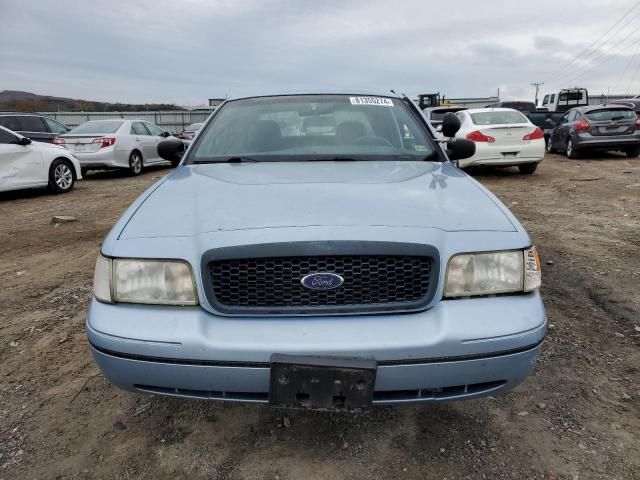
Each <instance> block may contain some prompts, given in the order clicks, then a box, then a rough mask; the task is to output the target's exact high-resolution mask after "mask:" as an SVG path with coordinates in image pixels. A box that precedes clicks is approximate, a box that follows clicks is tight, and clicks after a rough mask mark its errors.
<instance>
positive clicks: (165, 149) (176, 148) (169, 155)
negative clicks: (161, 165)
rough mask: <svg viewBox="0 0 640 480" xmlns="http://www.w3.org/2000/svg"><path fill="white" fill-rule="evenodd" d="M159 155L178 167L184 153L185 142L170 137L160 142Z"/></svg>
mask: <svg viewBox="0 0 640 480" xmlns="http://www.w3.org/2000/svg"><path fill="white" fill-rule="evenodd" d="M158 155H160V158H163V159H165V160H168V161H170V162H171V165H173V166H174V167H177V166H178V164H179V163H180V161H181V160H182V155H184V143H182V140H178V139H177V138H169V139H167V140H162V141H161V142H160V143H158Z"/></svg>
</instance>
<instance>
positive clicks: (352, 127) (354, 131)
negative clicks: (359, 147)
mask: <svg viewBox="0 0 640 480" xmlns="http://www.w3.org/2000/svg"><path fill="white" fill-rule="evenodd" d="M366 135H367V129H366V127H365V126H364V124H363V123H362V122H357V121H355V120H347V121H346V122H342V123H341V124H340V125H338V127H337V128H336V137H338V142H339V143H340V145H353V144H354V142H355V141H356V140H357V139H358V138H362V137H365V136H366Z"/></svg>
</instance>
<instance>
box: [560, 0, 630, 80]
mask: <svg viewBox="0 0 640 480" xmlns="http://www.w3.org/2000/svg"><path fill="white" fill-rule="evenodd" d="M638 5H640V1H639V2H637V3H636V4H635V5H634V6H633V7H631V8H630V9H629V10H627V11H626V12H625V14H624V15H622V17H620V19H619V20H618V21H617V22H616V23H614V24H613V25H611V27H609V30H607V31H606V32H604V33H603V34H602V35H601V36H600V37H598V38H597V39H595V40H594V41H593V42H592V43H591V44H589V46H588V47H587V48H585V49H584V50H582V51H581V52H580V53H579V54H578V55H576V56H575V57H574V58H573V60H571V62H569V63H568V64H565V65H564V66H563V67H561V68H560V69H559V70H557V71H555V72H554V73H552V74H550V75H558V74H559V73H560V72H562V71H563V70H565V69H566V68H569V67H570V66H571V65H573V64H574V63H575V62H576V60H578V58H580V57H581V56H582V55H583V54H584V53H586V52H588V51H589V50H591V48H592V47H593V46H594V45H596V44H597V43H598V42H599V41H600V40H602V39H603V38H604V37H605V36H606V35H607V34H608V33H609V32H611V30H613V29H614V28H615V27H616V26H617V25H618V24H619V23H620V22H622V21H623V20H624V19H625V18H626V17H627V16H628V15H629V14H630V13H631V12H632V11H633V10H635V9H636V8H637V7H638ZM636 16H637V15H636ZM636 16H634V17H633V18H635V17H636ZM614 36H615V34H614V35H613V36H612V37H611V38H613V37H614ZM609 40H610V39H609Z"/></svg>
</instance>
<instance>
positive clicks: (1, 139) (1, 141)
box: [0, 130, 18, 145]
mask: <svg viewBox="0 0 640 480" xmlns="http://www.w3.org/2000/svg"><path fill="white" fill-rule="evenodd" d="M17 142H18V137H15V136H13V135H11V134H10V133H9V132H5V131H4V130H0V145H7V144H11V143H17Z"/></svg>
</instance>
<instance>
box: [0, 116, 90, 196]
mask: <svg viewBox="0 0 640 480" xmlns="http://www.w3.org/2000/svg"><path fill="white" fill-rule="evenodd" d="M81 178H82V174H81V173H80V163H78V160H77V159H76V158H75V157H74V156H73V155H72V154H71V153H70V152H69V151H68V150H66V149H65V148H62V147H59V146H57V145H51V144H50V143H41V142H32V141H31V140H30V139H28V138H27V137H23V136H22V135H20V134H18V133H16V132H14V131H12V130H9V129H7V128H4V127H0V192H7V191H9V190H22V189H25V188H37V187H48V188H49V190H51V191H52V192H54V193H66V192H68V191H70V190H71V189H72V188H73V185H74V183H75V181H76V180H80V179H81Z"/></svg>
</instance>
